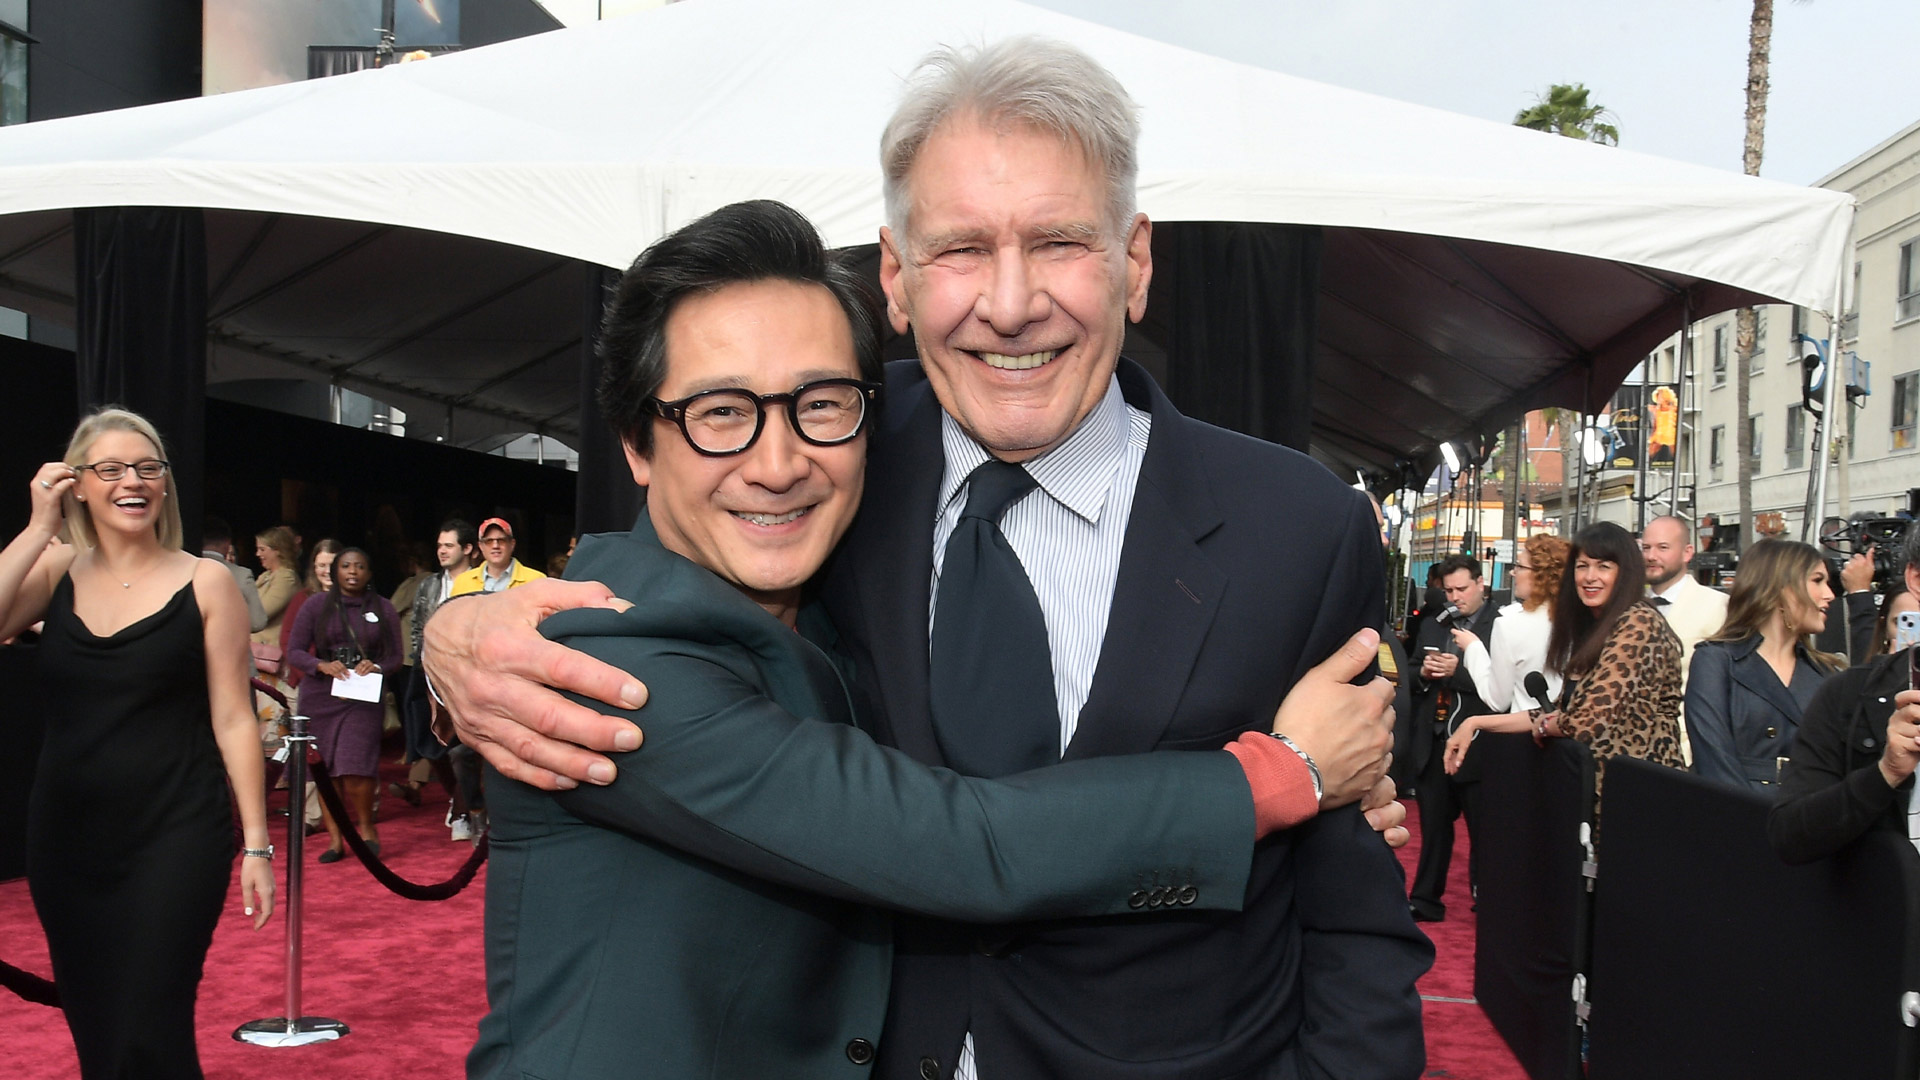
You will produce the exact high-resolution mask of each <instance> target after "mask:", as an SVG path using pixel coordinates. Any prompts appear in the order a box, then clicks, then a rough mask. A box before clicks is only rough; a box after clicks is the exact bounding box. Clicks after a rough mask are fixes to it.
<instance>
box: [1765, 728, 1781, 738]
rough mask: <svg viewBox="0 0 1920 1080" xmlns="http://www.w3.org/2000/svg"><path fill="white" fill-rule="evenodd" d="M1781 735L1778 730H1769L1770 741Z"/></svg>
mask: <svg viewBox="0 0 1920 1080" xmlns="http://www.w3.org/2000/svg"><path fill="white" fill-rule="evenodd" d="M1779 734H1780V733H1779V732H1778V731H1776V730H1774V729H1773V728H1768V729H1767V738H1769V739H1771V738H1774V737H1775V736H1777V735H1779Z"/></svg>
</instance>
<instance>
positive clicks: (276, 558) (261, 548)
mask: <svg viewBox="0 0 1920 1080" xmlns="http://www.w3.org/2000/svg"><path fill="white" fill-rule="evenodd" d="M253 557H254V558H256V559H258V560H260V569H262V570H266V571H268V572H272V571H274V570H278V569H280V553H279V552H277V551H275V550H273V546H272V545H271V544H268V543H267V542H265V541H264V540H255V541H254V542H253Z"/></svg>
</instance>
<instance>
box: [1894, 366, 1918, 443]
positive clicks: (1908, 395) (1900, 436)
mask: <svg viewBox="0 0 1920 1080" xmlns="http://www.w3.org/2000/svg"><path fill="white" fill-rule="evenodd" d="M1916 397H1920V371H1909V372H1907V373H1906V374H1905V375H1901V376H1898V377H1896V378H1895V379H1894V380H1893V425H1892V426H1893V439H1892V445H1893V449H1895V450H1911V449H1913V447H1914V441H1913V434H1914V432H1913V427H1914V423H1913V422H1914V404H1915V398H1916Z"/></svg>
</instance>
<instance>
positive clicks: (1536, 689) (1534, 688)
mask: <svg viewBox="0 0 1920 1080" xmlns="http://www.w3.org/2000/svg"><path fill="white" fill-rule="evenodd" d="M1520 682H1521V684H1522V685H1524V686H1525V687H1526V688H1527V693H1528V694H1530V695H1531V696H1532V697H1533V700H1535V701H1537V702H1539V703H1540V707H1541V708H1543V709H1549V708H1552V707H1553V703H1552V702H1551V701H1548V700H1547V696H1548V695H1547V677H1546V676H1545V675H1542V674H1540V673H1539V672H1537V671H1529V672H1527V677H1526V678H1524V679H1522V680H1520Z"/></svg>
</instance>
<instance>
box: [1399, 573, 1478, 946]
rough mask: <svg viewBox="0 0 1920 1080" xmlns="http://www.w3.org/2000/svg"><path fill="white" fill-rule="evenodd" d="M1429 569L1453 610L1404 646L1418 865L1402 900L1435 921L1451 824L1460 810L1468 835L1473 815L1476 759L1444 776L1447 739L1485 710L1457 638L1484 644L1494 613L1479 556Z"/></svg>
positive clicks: (1443, 908) (1431, 620)
mask: <svg viewBox="0 0 1920 1080" xmlns="http://www.w3.org/2000/svg"><path fill="white" fill-rule="evenodd" d="M1433 569H1434V570H1435V571H1437V572H1438V574H1439V576H1440V590H1441V593H1442V595H1443V597H1444V598H1445V600H1446V604H1447V608H1446V611H1447V612H1458V614H1457V615H1454V614H1447V615H1446V617H1442V616H1441V615H1440V614H1435V615H1431V616H1429V617H1428V619H1427V620H1426V621H1425V622H1424V623H1422V624H1421V626H1420V632H1419V634H1418V636H1417V637H1416V638H1415V639H1414V642H1413V646H1412V649H1411V650H1410V651H1411V652H1412V653H1413V655H1414V657H1415V659H1414V663H1417V664H1419V665H1420V667H1419V676H1418V678H1417V679H1416V680H1415V683H1416V686H1417V687H1418V690H1417V692H1416V693H1415V695H1414V702H1413V716H1414V721H1413V724H1414V737H1413V760H1412V761H1411V762H1409V765H1410V766H1411V769H1410V772H1411V775H1412V776H1413V777H1414V781H1413V783H1414V795H1415V799H1416V801H1417V803H1418V805H1419V807H1420V863H1419V865H1418V866H1417V867H1416V868H1415V869H1414V873H1413V891H1412V894H1411V896H1410V897H1409V899H1408V902H1407V903H1408V907H1409V910H1411V911H1412V912H1413V917H1414V918H1415V919H1418V920H1420V921H1421V922H1439V921H1440V920H1441V919H1444V918H1446V917H1447V905H1446V903H1445V902H1444V901H1443V900H1441V897H1442V896H1443V895H1445V893H1446V891H1447V868H1448V867H1449V866H1450V865H1451V864H1452V862H1453V823H1454V822H1455V821H1457V820H1459V818H1460V816H1461V814H1463V813H1464V814H1465V815H1466V818H1467V832H1468V835H1469V836H1471V835H1472V832H1473V826H1474V822H1475V821H1476V820H1477V819H1478V817H1479V814H1478V811H1479V800H1478V796H1479V792H1480V784H1479V762H1478V761H1477V760H1476V755H1474V754H1472V753H1469V754H1468V755H1467V758H1466V761H1465V762H1464V763H1463V764H1462V765H1461V767H1460V771H1459V772H1457V773H1455V774H1454V775H1452V776H1448V775H1447V772H1446V768H1445V764H1446V757H1447V739H1448V737H1450V736H1451V735H1452V734H1453V732H1454V729H1455V728H1457V727H1459V726H1460V721H1462V720H1465V719H1466V718H1467V717H1469V716H1480V715H1482V714H1484V713H1485V712H1486V711H1487V706H1486V703H1485V702H1483V701H1481V700H1480V695H1479V693H1478V692H1477V690H1476V689H1475V687H1474V682H1473V677H1472V676H1471V675H1469V674H1468V673H1467V669H1466V666H1465V665H1464V664H1462V663H1461V662H1460V660H1461V655H1462V651H1463V650H1462V649H1461V645H1460V642H1461V641H1462V640H1464V638H1462V637H1460V635H1464V634H1472V635H1473V636H1474V637H1476V638H1478V639H1480V643H1481V644H1482V645H1487V644H1490V643H1491V641H1492V638H1493V620H1494V617H1495V615H1496V612H1495V611H1494V609H1493V605H1492V604H1489V603H1487V587H1486V583H1485V582H1484V581H1482V580H1481V577H1480V560H1478V559H1476V558H1474V557H1473V556H1471V555H1449V556H1447V557H1446V558H1444V559H1442V560H1440V561H1439V562H1437V563H1435V564H1434V565H1433ZM1471 876H1472V875H1471V874H1469V878H1471Z"/></svg>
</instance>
